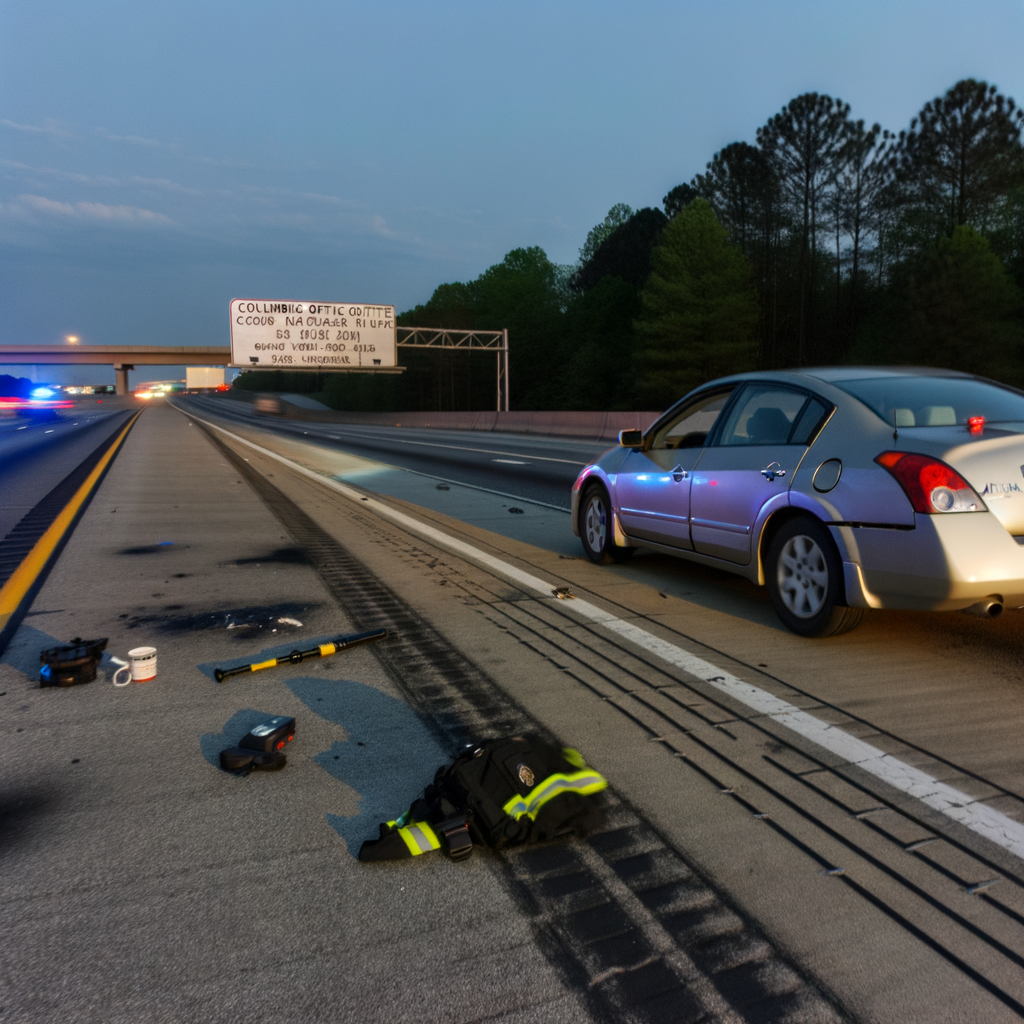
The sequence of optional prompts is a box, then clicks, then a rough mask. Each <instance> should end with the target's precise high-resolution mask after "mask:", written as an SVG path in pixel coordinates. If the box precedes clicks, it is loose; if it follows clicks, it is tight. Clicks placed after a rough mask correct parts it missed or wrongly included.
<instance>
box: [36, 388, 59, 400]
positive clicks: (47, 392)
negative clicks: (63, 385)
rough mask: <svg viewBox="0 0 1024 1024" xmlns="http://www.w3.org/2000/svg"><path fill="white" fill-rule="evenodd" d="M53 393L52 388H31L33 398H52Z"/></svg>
mask: <svg viewBox="0 0 1024 1024" xmlns="http://www.w3.org/2000/svg"><path fill="white" fill-rule="evenodd" d="M53 395H54V392H53V389H52V388H45V387H44V388H33V389H32V397H33V398H53Z"/></svg>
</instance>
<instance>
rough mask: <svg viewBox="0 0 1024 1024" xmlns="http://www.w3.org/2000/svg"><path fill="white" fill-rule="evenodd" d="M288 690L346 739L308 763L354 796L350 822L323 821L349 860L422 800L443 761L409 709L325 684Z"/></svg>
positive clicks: (360, 690)
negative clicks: (355, 807) (355, 808)
mask: <svg viewBox="0 0 1024 1024" xmlns="http://www.w3.org/2000/svg"><path fill="white" fill-rule="evenodd" d="M288 686H289V688H290V689H291V691H292V692H293V693H294V694H295V696H296V697H298V698H299V699H300V700H301V701H302V702H303V703H304V704H305V705H306V706H307V707H308V708H309V709H310V710H311V711H314V712H315V713H316V714H318V715H321V716H322V717H323V718H326V719H327V720H328V721H331V722H335V723H337V724H338V725H341V726H343V727H344V729H345V731H346V732H347V733H348V737H347V739H345V740H344V741H337V742H335V743H333V744H332V745H331V746H330V747H329V748H328V749H327V750H324V751H322V752H321V753H319V754H315V755H313V757H312V760H313V761H315V762H316V763H317V764H318V765H320V767H321V768H323V769H324V771H325V772H327V773H328V774H329V775H331V776H332V777H333V778H335V779H337V780H338V781H339V782H344V783H345V784H346V785H347V786H350V787H351V788H352V789H353V790H354V791H355V793H356V794H357V796H358V800H359V813H358V814H357V815H355V816H354V817H343V816H341V815H339V814H328V815H327V823H328V824H329V825H330V826H331V827H332V828H333V829H334V830H335V831H336V832H337V833H338V835H340V836H341V837H342V839H344V840H345V845H346V846H347V847H348V852H349V853H350V854H351V855H352V856H353V857H355V856H357V854H358V853H359V847H360V846H361V845H362V843H363V842H364V840H367V839H376V838H377V836H378V834H379V833H378V826H379V825H380V823H381V822H382V821H390V820H392V819H393V818H395V817H396V815H399V814H401V813H402V812H403V811H404V810H405V809H406V808H407V807H408V806H409V805H410V804H411V803H412V802H413V800H415V799H416V797H418V796H421V795H422V793H423V789H424V787H425V786H426V785H427V784H428V783H430V782H433V781H434V773H435V772H436V771H437V769H438V768H440V767H441V765H443V764H446V763H447V762H448V760H449V758H448V757H447V755H446V754H445V753H444V751H443V750H441V748H440V747H439V746H438V744H437V742H436V741H435V739H434V737H433V735H432V733H431V731H430V729H429V728H428V727H427V725H426V724H425V723H424V722H423V721H422V719H421V718H420V717H419V716H418V715H417V714H416V712H415V711H413V710H412V708H410V707H409V705H408V704H406V703H405V702H404V701H402V700H399V699H398V698H396V697H390V696H388V694H386V693H383V692H381V691H380V690H378V689H376V688H375V687H373V686H367V685H366V684H364V683H358V682H354V681H353V680H350V679H324V678H319V679H317V678H300V679H291V680H289V681H288ZM340 802H341V801H340V800H339V804H340Z"/></svg>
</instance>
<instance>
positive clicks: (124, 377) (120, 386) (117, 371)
mask: <svg viewBox="0 0 1024 1024" xmlns="http://www.w3.org/2000/svg"><path fill="white" fill-rule="evenodd" d="M134 369H135V367H134V366H133V365H132V364H131V363H114V378H115V380H116V381H117V387H116V389H115V390H116V391H117V394H119V395H127V394H128V371H129V370H134Z"/></svg>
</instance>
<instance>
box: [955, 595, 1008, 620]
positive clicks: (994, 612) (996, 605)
mask: <svg viewBox="0 0 1024 1024" xmlns="http://www.w3.org/2000/svg"><path fill="white" fill-rule="evenodd" d="M964 611H965V612H966V613H967V614H968V615H977V616H978V617H979V618H982V619H997V618H999V616H1000V615H1002V614H1003V602H1002V599H1001V598H1000V597H996V596H993V597H986V598H985V599H984V600H983V601H978V602H977V604H972V605H971V606H970V607H969V608H965V609H964Z"/></svg>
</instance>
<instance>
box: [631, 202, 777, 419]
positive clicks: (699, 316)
mask: <svg viewBox="0 0 1024 1024" xmlns="http://www.w3.org/2000/svg"><path fill="white" fill-rule="evenodd" d="M651 264H652V270H651V276H650V277H649V278H648V280H647V286H646V287H645V288H644V291H643V293H642V296H641V305H642V313H641V319H640V321H639V322H638V323H637V351H636V354H635V369H636V375H637V388H638V392H639V397H640V401H641V403H643V404H646V405H647V407H648V408H663V407H665V406H667V405H668V404H670V403H671V402H673V401H675V400H676V399H677V398H680V397H682V395H684V394H685V393H686V392H687V391H689V390H690V389H691V388H694V387H696V386H697V385H698V384H702V383H704V381H706V380H709V379H711V378H713V377H718V376H722V375H724V374H729V373H739V372H741V371H743V370H750V369H753V367H754V365H755V361H756V351H757V349H756V343H755V330H756V326H757V300H756V298H755V294H754V289H753V285H752V272H751V267H750V263H749V262H748V261H747V259H746V258H745V257H744V255H743V253H742V252H741V251H740V249H739V247H738V246H735V245H732V244H731V243H730V242H729V238H728V234H727V233H726V230H725V228H723V227H722V225H721V224H719V222H718V220H717V218H716V217H715V214H714V211H713V210H712V208H711V205H710V204H709V203H708V202H707V201H706V200H704V199H695V200H693V201H692V202H691V203H690V204H689V205H688V206H687V207H686V208H685V209H684V210H683V211H682V212H681V213H680V214H679V215H678V216H677V217H676V218H675V219H674V220H672V221H670V222H669V224H668V226H667V227H666V228H665V230H664V233H663V234H662V239H661V244H660V245H659V246H658V247H657V248H656V249H655V250H654V253H653V254H652V259H651Z"/></svg>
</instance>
